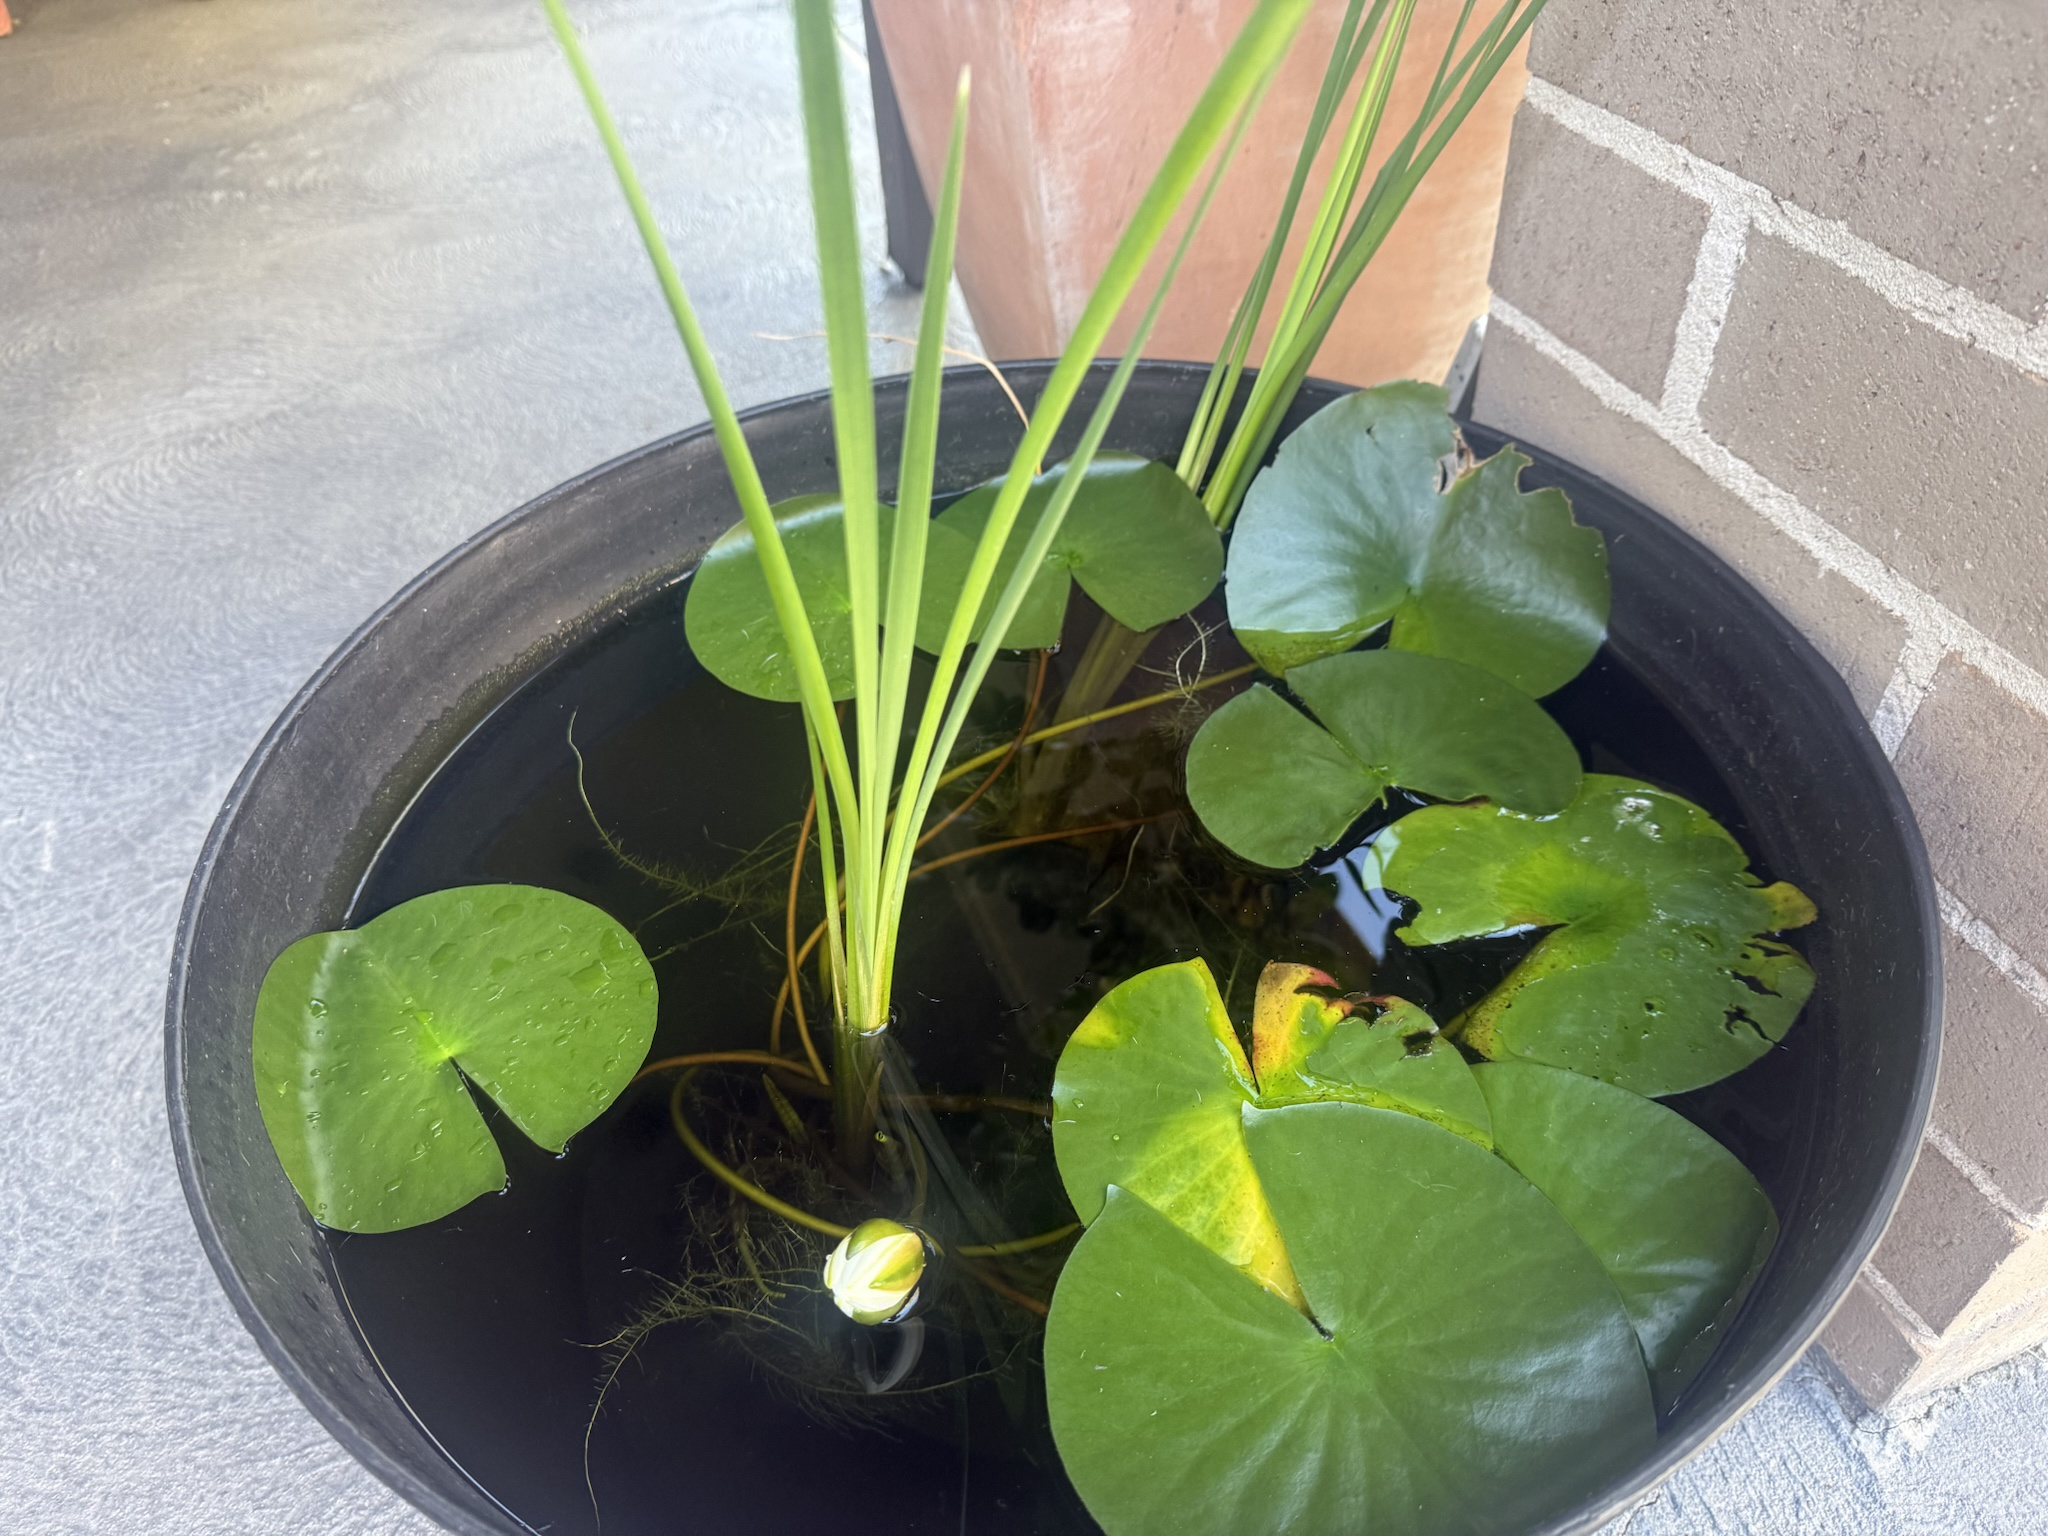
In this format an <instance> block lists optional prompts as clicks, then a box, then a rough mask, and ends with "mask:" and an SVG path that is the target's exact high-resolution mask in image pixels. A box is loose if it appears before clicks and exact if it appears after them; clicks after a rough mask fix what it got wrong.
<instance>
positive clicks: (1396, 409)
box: [1225, 381, 1609, 696]
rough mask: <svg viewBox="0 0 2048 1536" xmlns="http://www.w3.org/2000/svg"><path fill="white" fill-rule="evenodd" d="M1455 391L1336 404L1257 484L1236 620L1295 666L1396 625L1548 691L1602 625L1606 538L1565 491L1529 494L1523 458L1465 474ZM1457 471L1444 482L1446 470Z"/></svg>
mask: <svg viewBox="0 0 2048 1536" xmlns="http://www.w3.org/2000/svg"><path fill="white" fill-rule="evenodd" d="M1445 404H1446V399H1445V395H1444V391H1443V390H1442V389H1440V388H1438V387H1437V386H1435V385H1433V384H1418V383H1415V382H1413V381H1406V382H1402V383H1396V384H1384V385H1381V386H1379V387H1378V388H1376V389H1366V390H1360V391H1359V392H1357V393H1356V394H1351V395H1346V396H1345V397H1343V398H1342V399H1339V400H1336V401H1333V402H1332V403H1331V404H1329V405H1326V406H1325V407H1323V409H1322V410H1320V411H1318V412H1317V413H1316V414H1315V415H1314V416H1312V417H1311V418H1309V420H1308V421H1306V422H1305V423H1303V424H1302V426H1301V427H1300V429H1299V430H1297V431H1296V432H1294V433H1293V434H1292V435H1291V436H1290V437H1289V438H1288V439H1287V441H1286V442H1285V443H1284V444H1283V445H1282V446H1281V449H1280V453H1279V456H1278V457H1277V458H1276V459H1275V460H1274V462H1273V463H1272V465H1271V466H1269V467H1268V468H1267V469H1266V470H1264V471H1263V472H1262V473H1261V474H1260V475H1259V477H1258V478H1257V479H1256V480H1254V481H1253V482H1252V485H1251V489H1250V491H1249V492H1248V493H1247V495H1246V497H1245V503H1244V509H1243V511H1242V512H1241V513H1240V514H1239V515H1238V519H1237V526H1236V529H1235V532H1234V533H1233V535H1232V537H1231V544H1230V562H1229V583H1228V586H1227V587H1226V589H1225V590H1226V592H1227V594H1228V599H1229V606H1230V623H1231V628H1232V629H1233V630H1235V631H1236V633H1237V638H1238V639H1239V641H1240V642H1242V644H1243V645H1244V648H1245V649H1246V650H1247V651H1249V652H1250V653H1251V655H1252V657H1253V658H1254V659H1255V660H1257V661H1258V662H1259V664H1260V665H1261V666H1263V667H1265V668H1267V669H1268V670H1269V671H1272V672H1287V671H1291V670H1293V669H1294V668H1296V667H1298V666H1300V665H1301V664H1302V663H1303V662H1306V661H1310V660H1313V659H1315V658H1316V657H1319V656H1329V655H1333V654H1335V653H1337V652H1340V651H1345V650H1349V649H1350V648H1351V647H1352V646H1353V645H1355V644H1356V643H1357V642H1358V641H1359V640H1361V639H1363V638H1364V637H1365V636H1366V635H1368V634H1370V633H1372V632H1373V631H1374V630H1376V629H1378V628H1379V627H1380V626H1381V625H1383V624H1388V623H1391V625H1392V629H1391V632H1390V634H1389V637H1388V644H1389V645H1391V646H1393V647H1394V648H1395V649H1397V650H1410V651H1421V652H1427V653H1429V654H1432V655H1437V656H1447V657H1451V658H1453V659H1455V660H1458V661H1463V662H1466V663H1469V664H1470V665H1473V666H1476V667H1480V668H1482V669H1484V670H1486V671H1488V672H1491V673H1493V674H1494V675H1496V676H1498V677H1501V678H1504V679H1506V680H1507V681H1508V682H1511V683H1513V684H1514V685H1515V686H1516V687H1518V688H1520V689H1522V690H1523V691H1524V692H1526V693H1529V694H1532V695H1538V696H1540V695H1542V694H1546V693H1549V692H1551V691H1552V690H1554V689H1557V688H1560V687H1562V686H1563V685H1564V684H1566V683H1567V682H1569V681H1571V679H1572V678H1573V677H1575V676H1577V675H1578V674H1579V672H1580V671H1582V670H1583V669H1584V668H1585V665H1586V663H1587V662H1589V661H1591V660H1592V659H1593V654H1594V652H1596V651H1597V650H1598V649H1599V648H1600V643H1601V641H1602V640H1603V639H1604V638H1605V637H1606V633H1607V614H1608V606H1609V590H1608V577H1607V546H1606V541H1605V539H1604V538H1603V537H1602V535H1601V533H1600V531H1599V530H1598V529H1596V528H1588V527H1584V526H1582V525H1580V524H1578V523H1576V522H1574V521H1573V520H1572V512H1571V504H1570V502H1569V501H1567V500H1566V499H1565V496H1564V493H1563V492H1562V491H1558V490H1554V489H1544V490H1537V491H1524V490H1522V489H1521V488H1520V477H1521V472H1522V470H1523V469H1524V468H1525V467H1526V466H1527V465H1528V463H1529V460H1528V459H1527V458H1526V457H1524V456H1523V455H1522V454H1520V453H1517V452H1516V451H1515V450H1514V449H1512V448H1506V449H1503V450H1502V451H1501V452H1499V453H1497V454H1495V455H1494V456H1493V457H1492V458H1490V459H1487V460H1486V461H1484V462H1483V463H1480V464H1469V463H1465V464H1462V465H1461V464H1460V463H1459V455H1460V453H1461V452H1462V449H1463V445H1462V442H1461V441H1460V439H1459V438H1458V435H1457V429H1456V427H1455V425H1454V424H1453V423H1452V421H1451V419H1450V417H1449V416H1448V415H1447V414H1446V413H1445ZM1446 464H1449V465H1452V466H1454V467H1455V472H1454V473H1453V474H1452V475H1451V478H1450V480H1449V483H1448V484H1447V485H1444V486H1443V488H1442V489H1441V490H1439V481H1440V479H1441V478H1442V476H1443V467H1444V466H1445V465H1446Z"/></svg>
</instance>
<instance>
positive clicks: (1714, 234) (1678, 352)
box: [1661, 207, 1749, 427]
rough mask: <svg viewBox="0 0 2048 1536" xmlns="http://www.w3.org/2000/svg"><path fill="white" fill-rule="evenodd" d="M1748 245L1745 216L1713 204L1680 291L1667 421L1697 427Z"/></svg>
mask: <svg viewBox="0 0 2048 1536" xmlns="http://www.w3.org/2000/svg"><path fill="white" fill-rule="evenodd" d="M1748 245H1749V219H1748V217H1747V215H1745V214H1743V213H1740V212H1737V211H1735V210H1732V209H1729V208H1725V207H1715V208H1714V210H1713V216H1712V217H1711V218H1709V219H1708V220H1707V232H1706V234H1705V235H1704V236H1703V237H1702V238H1701V240H1700V251H1699V257H1698V259H1697V260H1695V261H1694V263H1693V268H1692V281H1691V282H1690V283H1689V284H1687V286H1686V290H1685V310H1684V312H1683V313H1682V314H1680V315H1679V317H1678V334H1677V336H1676V337H1675V338H1674V339H1673V341H1672V346H1671V366H1670V367H1669V368H1667V369H1666V370H1665V372H1664V399H1663V402H1662V407H1661V408H1662V410H1663V413H1664V419H1665V420H1666V421H1677V422H1684V423H1686V424H1687V425H1688V426H1695V427H1696V426H1698V425H1699V420H1700V401H1701V400H1702V399H1703V398H1705V396H1706V393H1707V381H1708V379H1710V378H1711V377H1713V373H1714V349H1715V348H1716V347H1718V346H1719V345H1720V344H1721V327H1722V326H1723V325H1725V324H1726V323H1727V321H1728V305H1729V303H1730V302H1731V301H1732V300H1733V299H1734V297H1735V277H1736V274H1737V273H1738V272H1740V271H1741V270H1742V260H1743V256H1744V255H1745V253H1746V251H1747V249H1748Z"/></svg>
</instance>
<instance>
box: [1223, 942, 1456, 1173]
mask: <svg viewBox="0 0 2048 1536" xmlns="http://www.w3.org/2000/svg"><path fill="white" fill-rule="evenodd" d="M1334 990H1335V984H1334V983H1333V982H1332V981H1331V979H1330V978H1329V977H1328V976H1327V975H1325V974H1324V973H1323V972H1321V971H1318V970H1315V969H1314V968H1313V967H1311V966H1306V965H1288V964H1284V963H1281V962H1278V961H1276V962H1274V963H1273V964H1271V965H1268V966H1267V967H1266V968H1265V970H1264V971H1262V972H1261V973H1260V974H1259V990H1258V998H1257V1002H1256V1003H1255V1004H1254V1012H1253V1017H1252V1067H1253V1070H1254V1071H1255V1072H1256V1073H1257V1074H1258V1080H1259V1103H1260V1104H1261V1105H1262V1106H1264V1107H1269V1108H1271V1107H1277V1106H1279V1105H1283V1104H1308V1103H1316V1102H1319V1101H1322V1100H1326V1099H1343V1100H1346V1101H1349V1102H1351V1103H1356V1104H1370V1105H1373V1106H1375V1107H1376V1108H1380V1109H1398V1110H1400V1111H1402V1112H1403V1113H1404V1114H1410V1115H1419V1116H1420V1117H1421V1118H1423V1119H1424V1120H1428V1121H1430V1122H1431V1123H1433V1124H1436V1125H1440V1126H1442V1127H1443V1128H1444V1129H1445V1130H1447V1131H1453V1132H1455V1133H1456V1134H1458V1135H1460V1136H1463V1137H1464V1138H1465V1139H1466V1140H1468V1141H1474V1142H1477V1143H1478V1144H1479V1145H1480V1146H1482V1147H1491V1146H1492V1145H1493V1137H1492V1134H1491V1131H1490V1128H1489V1127H1490V1121H1489V1117H1488V1115H1487V1109H1486V1100H1485V1098H1484V1097H1482V1096H1481V1094H1480V1092H1479V1085H1478V1083H1477V1082H1475V1081H1474V1080H1473V1077H1472V1068H1471V1065H1470V1063H1468V1062H1467V1061H1466V1060H1465V1058H1464V1056H1463V1055H1462V1054H1461V1053H1460V1052H1459V1050H1458V1048H1457V1047H1456V1046H1455V1045H1453V1044H1451V1042H1450V1041H1448V1040H1446V1039H1444V1038H1443V1036H1442V1035H1441V1034H1439V1033H1438V1031H1437V1027H1436V1021H1435V1020H1434V1019H1432V1018H1430V1016H1429V1015H1428V1014H1427V1013H1425V1012H1424V1011H1423V1010H1422V1009H1420V1008H1418V1007H1416V1006H1415V1004H1413V1003H1411V1002H1408V1001H1407V1000H1405V999H1403V998H1398V997H1374V998H1349V997H1333V996H1331V995H1330V994H1331V993H1332V992H1334Z"/></svg>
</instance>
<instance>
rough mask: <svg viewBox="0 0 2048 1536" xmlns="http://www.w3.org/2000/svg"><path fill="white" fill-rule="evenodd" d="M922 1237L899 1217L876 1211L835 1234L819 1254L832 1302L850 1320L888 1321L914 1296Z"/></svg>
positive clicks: (921, 1270)
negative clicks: (839, 1235)
mask: <svg viewBox="0 0 2048 1536" xmlns="http://www.w3.org/2000/svg"><path fill="white" fill-rule="evenodd" d="M925 1258H926V1254H925V1242H924V1238H923V1236H922V1235H921V1234H919V1233H917V1232H915V1231H913V1230H911V1229H910V1228H909V1227H906V1226H904V1225H903V1223H902V1222H900V1221H890V1220H888V1219H887V1218H886V1217H880V1216H878V1217H876V1218H874V1219H873V1220H872V1221H864V1222H862V1223H861V1224H860V1225H859V1226H857V1227H855V1228H854V1229H853V1230H852V1231H851V1232H849V1233H847V1234H846V1236H844V1237H842V1238H841V1239H840V1240H839V1246H838V1247H837V1248H834V1249H833V1250H832V1252H831V1253H830V1254H828V1255H827V1256H826V1258H825V1286H826V1289H828V1290H829V1291H831V1293H832V1301H833V1304H834V1305H836V1306H837V1307H838V1308H839V1310H840V1311H842V1312H844V1313H845V1314H846V1315H847V1316H848V1317H850V1318H852V1319H853V1320H854V1321H855V1322H856V1323H865V1324H869V1325H873V1324H876V1323H893V1322H895V1321H896V1320H897V1319H898V1318H900V1317H902V1316H903V1314H904V1313H906V1312H908V1311H909V1310H910V1309H911V1307H912V1305H913V1304H915V1302H916V1301H917V1287H918V1282H919V1281H921V1280H922V1279H923V1278H924V1266H925Z"/></svg>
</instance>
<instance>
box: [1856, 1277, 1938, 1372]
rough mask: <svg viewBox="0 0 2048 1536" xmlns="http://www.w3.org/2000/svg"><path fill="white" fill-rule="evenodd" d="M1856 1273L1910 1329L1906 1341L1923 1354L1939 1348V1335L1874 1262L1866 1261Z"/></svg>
mask: <svg viewBox="0 0 2048 1536" xmlns="http://www.w3.org/2000/svg"><path fill="white" fill-rule="evenodd" d="M1858 1273H1859V1274H1860V1275H1861V1276H1862V1279H1863V1283H1864V1284H1866V1285H1868V1286H1869V1287H1870V1288H1871V1289H1872V1290H1873V1291H1875V1292H1877V1294H1878V1295H1879V1296H1880V1297H1882V1298H1883V1299H1884V1304H1885V1305H1886V1306H1888V1307H1890V1308H1891V1309H1892V1311H1893V1312H1894V1313H1895V1314H1897V1316H1898V1320H1899V1321H1900V1322H1902V1323H1904V1324H1905V1325H1906V1327H1907V1328H1909V1329H1911V1330H1912V1337H1911V1339H1910V1340H1909V1341H1908V1342H1910V1343H1911V1344H1912V1346H1913V1347H1914V1349H1916V1350H1917V1351H1919V1352H1920V1353H1921V1354H1923V1355H1925V1354H1928V1353H1930V1352H1932V1351H1934V1350H1937V1349H1939V1348H1941V1335H1940V1334H1938V1333H1936V1332H1935V1331H1934V1330H1933V1329H1932V1328H1930V1327H1928V1326H1927V1319H1926V1318H1924V1317H1922V1316H1921V1315H1920V1314H1919V1313H1918V1312H1915V1311H1914V1310H1913V1308H1912V1305H1911V1304H1910V1303H1909V1302H1908V1301H1907V1300H1906V1298H1905V1297H1903V1296H1901V1295H1900V1294H1899V1288H1898V1287H1897V1286H1896V1285H1893V1284H1892V1283H1891V1281H1889V1280H1887V1279H1885V1277H1884V1276H1883V1275H1882V1274H1880V1273H1879V1272H1878V1268H1877V1266H1876V1265H1875V1264H1868V1263H1866V1264H1865V1265H1864V1266H1863V1268H1862V1269H1861V1270H1859V1271H1858Z"/></svg>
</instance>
